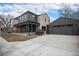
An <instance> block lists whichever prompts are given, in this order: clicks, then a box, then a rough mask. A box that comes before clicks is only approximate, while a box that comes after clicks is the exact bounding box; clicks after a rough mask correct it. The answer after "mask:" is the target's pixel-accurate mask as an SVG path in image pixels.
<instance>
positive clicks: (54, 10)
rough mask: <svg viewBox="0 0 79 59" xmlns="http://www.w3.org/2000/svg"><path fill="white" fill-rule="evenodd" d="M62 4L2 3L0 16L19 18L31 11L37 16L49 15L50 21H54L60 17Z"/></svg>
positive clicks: (0, 4)
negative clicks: (6, 15) (8, 15)
mask: <svg viewBox="0 0 79 59" xmlns="http://www.w3.org/2000/svg"><path fill="white" fill-rule="evenodd" d="M61 7H62V4H56V3H52V4H51V3H49V4H47V3H43V4H41V3H35V4H34V3H0V14H2V13H3V14H11V15H13V16H14V17H17V16H19V15H21V14H23V13H24V12H26V11H31V12H34V13H36V14H38V15H39V14H42V13H47V14H48V16H49V18H50V20H51V21H53V20H55V19H57V18H59V17H60V14H59V12H58V10H59V9H61Z"/></svg>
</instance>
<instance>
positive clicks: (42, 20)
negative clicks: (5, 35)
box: [37, 14, 50, 29]
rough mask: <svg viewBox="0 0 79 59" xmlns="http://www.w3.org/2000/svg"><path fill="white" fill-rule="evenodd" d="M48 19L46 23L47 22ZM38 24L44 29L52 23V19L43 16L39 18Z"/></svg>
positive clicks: (45, 15)
mask: <svg viewBox="0 0 79 59" xmlns="http://www.w3.org/2000/svg"><path fill="white" fill-rule="evenodd" d="M45 19H46V21H45ZM37 22H39V23H40V26H39V29H42V26H45V27H46V25H48V24H49V23H50V19H49V17H48V15H47V14H42V15H39V16H38V19H37Z"/></svg>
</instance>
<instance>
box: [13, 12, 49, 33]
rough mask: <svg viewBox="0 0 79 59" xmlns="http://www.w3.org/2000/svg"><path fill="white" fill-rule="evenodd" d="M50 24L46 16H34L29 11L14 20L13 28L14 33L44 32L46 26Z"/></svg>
mask: <svg viewBox="0 0 79 59" xmlns="http://www.w3.org/2000/svg"><path fill="white" fill-rule="evenodd" d="M49 23H50V19H49V17H48V15H47V14H46V13H45V14H41V15H36V14H35V13H32V12H30V11H27V12H25V13H24V14H22V15H20V16H18V17H16V18H14V20H13V26H14V31H16V32H36V30H37V29H42V30H44V31H46V26H47V25H48V24H49Z"/></svg>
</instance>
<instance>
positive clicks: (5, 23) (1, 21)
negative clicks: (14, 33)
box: [0, 14, 13, 31]
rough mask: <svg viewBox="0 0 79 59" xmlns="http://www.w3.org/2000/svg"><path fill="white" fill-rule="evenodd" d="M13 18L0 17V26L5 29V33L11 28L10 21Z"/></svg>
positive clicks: (8, 16)
mask: <svg viewBox="0 0 79 59" xmlns="http://www.w3.org/2000/svg"><path fill="white" fill-rule="evenodd" d="M12 19H13V17H12V16H11V15H3V14H1V15H0V25H1V26H2V27H3V28H5V30H6V31H8V29H9V28H10V26H11V21H12Z"/></svg>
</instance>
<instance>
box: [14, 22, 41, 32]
mask: <svg viewBox="0 0 79 59" xmlns="http://www.w3.org/2000/svg"><path fill="white" fill-rule="evenodd" d="M14 27H15V28H16V30H15V32H22V33H27V32H28V33H29V32H36V30H37V28H38V27H39V23H37V22H32V21H27V22H22V23H18V24H15V25H14Z"/></svg>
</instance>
